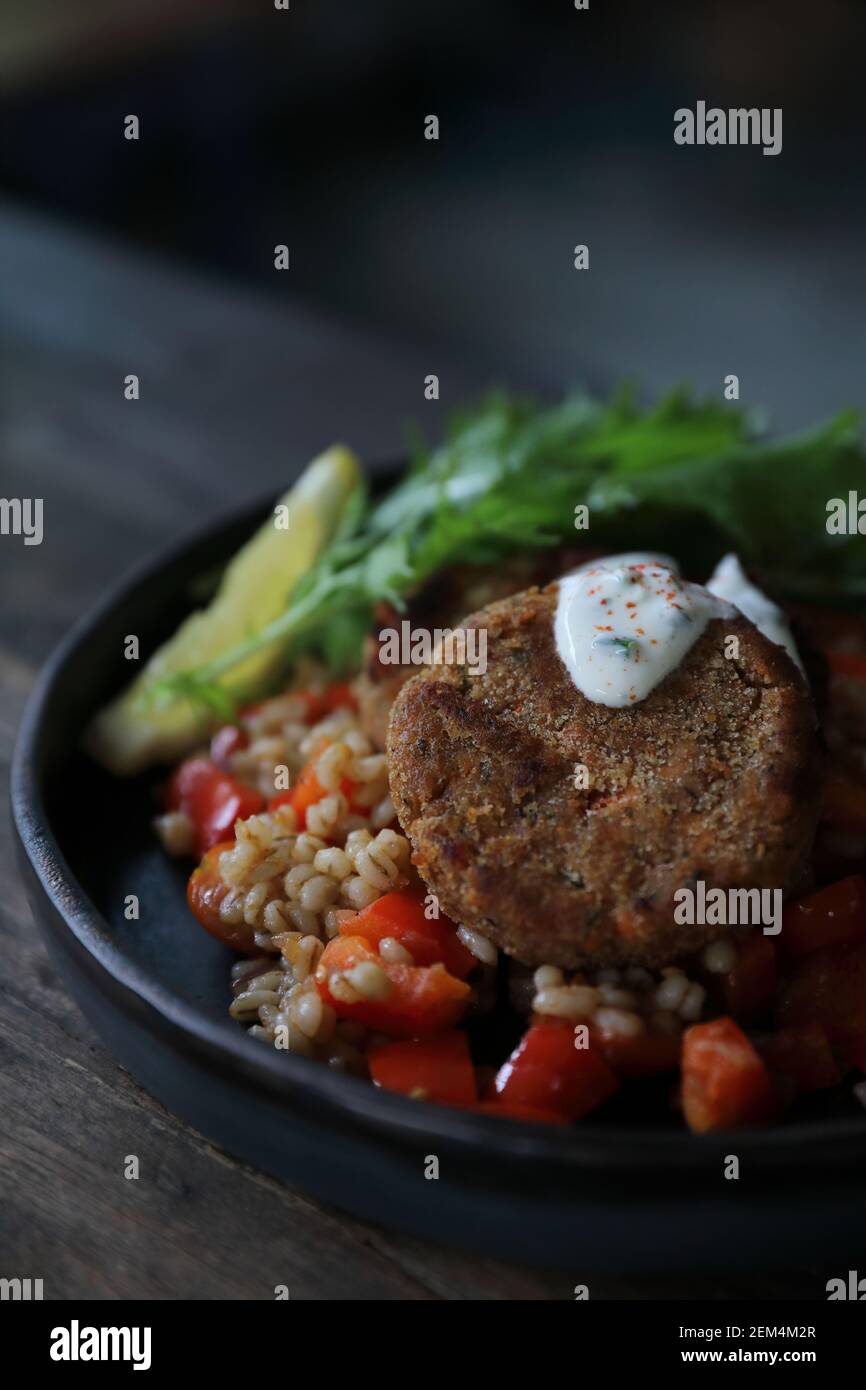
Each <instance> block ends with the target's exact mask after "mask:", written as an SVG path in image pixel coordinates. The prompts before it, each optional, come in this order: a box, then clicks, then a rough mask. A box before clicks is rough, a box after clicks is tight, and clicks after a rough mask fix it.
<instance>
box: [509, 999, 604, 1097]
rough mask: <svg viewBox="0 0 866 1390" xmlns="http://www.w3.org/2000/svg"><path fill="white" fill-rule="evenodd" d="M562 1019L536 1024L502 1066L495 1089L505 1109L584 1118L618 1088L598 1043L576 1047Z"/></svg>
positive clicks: (569, 1026) (570, 1031)
mask: <svg viewBox="0 0 866 1390" xmlns="http://www.w3.org/2000/svg"><path fill="white" fill-rule="evenodd" d="M575 1042H576V1038H575V1032H574V1028H573V1026H572V1025H571V1024H570V1023H567V1022H566V1021H565V1020H564V1019H551V1020H549V1021H545V1022H543V1023H533V1024H532V1026H531V1027H530V1028H529V1030H528V1032H526V1033H525V1034H524V1036H523V1038H522V1039H521V1041H520V1042H519V1043H518V1044H517V1047H516V1048H515V1049H514V1051H513V1052H512V1054H511V1056H510V1057H509V1058H508V1061H507V1062H505V1063H504V1065H503V1066H502V1067H500V1069H499V1071H498V1073H497V1075H496V1080H495V1081H494V1083H493V1084H494V1089H495V1092H496V1095H497V1096H498V1097H499V1098H500V1100H502V1101H504V1102H505V1103H506V1104H507V1105H520V1106H523V1105H530V1106H532V1107H533V1108H535V1109H539V1110H553V1111H556V1112H557V1113H558V1114H561V1115H565V1116H566V1117H567V1118H568V1119H569V1120H580V1119H582V1118H583V1116H584V1115H588V1114H589V1112H590V1111H591V1110H595V1108H596V1106H599V1105H601V1104H602V1102H603V1101H606V1100H607V1099H608V1097H609V1096H612V1095H613V1093H614V1092H615V1091H616V1090H618V1089H619V1081H618V1080H617V1078H616V1077H615V1075H614V1073H613V1072H612V1071H611V1069H610V1067H609V1066H608V1064H607V1062H606V1061H605V1060H604V1058H603V1056H602V1054H601V1049H600V1047H599V1046H598V1044H597V1043H595V1042H594V1041H593V1040H592V1039H590V1045H589V1047H576V1046H575Z"/></svg>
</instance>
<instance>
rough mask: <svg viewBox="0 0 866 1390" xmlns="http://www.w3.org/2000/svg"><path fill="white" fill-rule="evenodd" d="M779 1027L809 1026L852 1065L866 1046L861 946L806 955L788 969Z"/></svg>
mask: <svg viewBox="0 0 866 1390" xmlns="http://www.w3.org/2000/svg"><path fill="white" fill-rule="evenodd" d="M776 1021H777V1022H778V1023H779V1024H780V1025H782V1026H783V1027H784V1026H788V1025H791V1024H801V1023H809V1022H812V1021H815V1022H817V1023H820V1024H821V1026H822V1027H823V1029H824V1031H825V1033H826V1034H827V1037H828V1038H829V1039H830V1042H831V1043H833V1044H834V1045H835V1046H838V1047H841V1048H843V1049H844V1050H845V1051H846V1052H847V1053H848V1054H849V1056H851V1058H852V1059H853V1060H856V1058H857V1057H858V1056H861V1055H866V1054H864V1051H863V1049H864V1045H866V944H864V943H863V942H861V941H854V942H850V943H849V944H848V945H845V946H832V947H828V948H826V949H824V950H821V951H812V952H810V953H809V955H807V956H803V957H802V959H800V960H798V961H797V962H796V964H795V965H794V968H793V970H792V973H791V977H790V979H789V980H787V981H786V982H785V984H784V985H783V987H782V990H781V993H780V995H779V1003H778V1006H777V1008H776Z"/></svg>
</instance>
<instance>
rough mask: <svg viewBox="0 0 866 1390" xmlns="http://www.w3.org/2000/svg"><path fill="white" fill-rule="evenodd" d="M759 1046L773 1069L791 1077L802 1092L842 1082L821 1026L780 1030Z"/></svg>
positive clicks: (799, 1026) (759, 1049)
mask: <svg viewBox="0 0 866 1390" xmlns="http://www.w3.org/2000/svg"><path fill="white" fill-rule="evenodd" d="M756 1046H757V1048H758V1051H759V1052H760V1054H761V1056H762V1057H763V1059H764V1061H765V1062H766V1063H767V1066H768V1067H769V1068H770V1070H771V1071H775V1072H781V1074H782V1075H783V1076H790V1077H791V1078H792V1079H793V1080H794V1081H795V1082H796V1083H797V1087H798V1089H799V1090H801V1091H821V1090H823V1089H824V1088H825V1087H827V1086H836V1085H837V1084H838V1083H839V1081H841V1079H842V1078H841V1075H840V1072H839V1068H838V1067H837V1065H836V1059H835V1058H834V1056H833V1049H832V1048H831V1046H830V1042H829V1040H828V1038H827V1034H826V1033H825V1032H824V1029H823V1028H822V1027H821V1025H820V1023H815V1022H811V1023H801V1024H798V1025H797V1026H795V1027H791V1028H779V1029H777V1030H776V1032H775V1033H771V1034H770V1036H769V1037H768V1038H765V1039H764V1040H763V1041H762V1042H759V1043H757V1044H756Z"/></svg>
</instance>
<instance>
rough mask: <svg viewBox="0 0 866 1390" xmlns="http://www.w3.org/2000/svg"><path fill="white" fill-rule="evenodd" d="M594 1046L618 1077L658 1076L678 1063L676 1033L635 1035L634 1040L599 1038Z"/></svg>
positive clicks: (677, 1037)
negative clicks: (599, 1049) (598, 1048)
mask: <svg viewBox="0 0 866 1390" xmlns="http://www.w3.org/2000/svg"><path fill="white" fill-rule="evenodd" d="M598 1046H599V1047H600V1048H601V1053H602V1056H603V1057H604V1060H605V1061H606V1062H607V1064H608V1066H609V1067H610V1068H611V1070H612V1071H614V1072H615V1073H616V1075H617V1076H620V1077H624V1078H625V1077H628V1078H637V1077H641V1076H662V1075H664V1073H665V1072H668V1071H676V1070H677V1068H678V1066H679V1064H680V1047H681V1035H680V1034H679V1033H639V1034H638V1035H637V1037H634V1038H614V1037H605V1038H600V1039H599V1041H598Z"/></svg>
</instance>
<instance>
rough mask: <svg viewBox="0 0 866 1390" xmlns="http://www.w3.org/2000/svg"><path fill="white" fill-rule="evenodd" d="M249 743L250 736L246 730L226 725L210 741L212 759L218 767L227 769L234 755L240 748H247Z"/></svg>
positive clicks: (235, 725) (233, 725)
mask: <svg viewBox="0 0 866 1390" xmlns="http://www.w3.org/2000/svg"><path fill="white" fill-rule="evenodd" d="M249 741H250V740H249V735H248V734H247V733H246V732H245V730H243V729H239V728H238V726H237V724H224V725H223V727H222V728H221V729H217V731H216V733H215V734H214V736H213V738H212V739H211V741H210V755H211V759H212V760H213V762H215V763H216V764H217V766H218V767H222V768H226V767H227V766H228V761H229V758H230V757H231V756H232V753H237V751H238V749H239V748H246V747H247V745H248V744H249Z"/></svg>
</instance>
